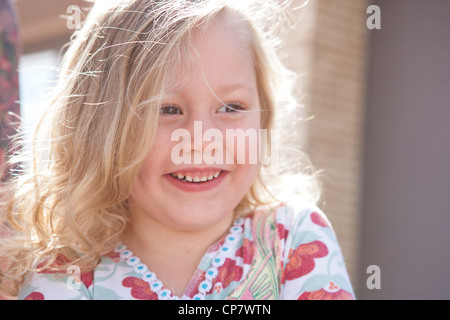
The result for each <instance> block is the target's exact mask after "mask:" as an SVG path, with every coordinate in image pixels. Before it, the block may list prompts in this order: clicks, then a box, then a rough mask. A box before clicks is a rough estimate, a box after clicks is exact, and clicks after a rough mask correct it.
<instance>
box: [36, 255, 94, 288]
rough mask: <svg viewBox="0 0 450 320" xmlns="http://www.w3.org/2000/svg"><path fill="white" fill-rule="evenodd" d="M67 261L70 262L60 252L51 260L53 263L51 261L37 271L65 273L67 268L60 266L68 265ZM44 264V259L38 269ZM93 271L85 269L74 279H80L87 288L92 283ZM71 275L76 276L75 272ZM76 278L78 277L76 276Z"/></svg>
mask: <svg viewBox="0 0 450 320" xmlns="http://www.w3.org/2000/svg"><path fill="white" fill-rule="evenodd" d="M69 263H70V260H69V259H68V258H67V257H66V256H64V255H62V254H60V255H58V257H57V258H56V260H55V261H53V263H51V264H50V265H49V266H47V268H45V269H43V270H41V271H39V273H60V274H64V273H67V270H66V269H64V268H62V266H64V265H68V264H69ZM45 264H46V261H44V262H42V263H40V264H39V265H38V269H39V268H42V267H44V266H45ZM93 272H94V271H86V272H81V273H79V276H80V278H79V279H76V281H77V282H79V281H80V280H81V282H83V284H84V285H85V286H86V288H89V287H90V286H91V285H92V282H93ZM68 275H69V274H68ZM71 276H72V277H73V276H77V275H76V274H71ZM77 278H78V276H77Z"/></svg>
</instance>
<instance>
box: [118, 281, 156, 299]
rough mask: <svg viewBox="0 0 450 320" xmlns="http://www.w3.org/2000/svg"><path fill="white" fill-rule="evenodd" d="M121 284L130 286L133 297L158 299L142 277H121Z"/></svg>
mask: <svg viewBox="0 0 450 320" xmlns="http://www.w3.org/2000/svg"><path fill="white" fill-rule="evenodd" d="M122 285H123V286H124V287H127V288H131V295H132V296H133V298H136V299H141V300H158V295H157V294H156V293H154V292H153V291H152V290H150V285H149V284H148V282H145V281H144V280H142V279H139V278H136V277H127V278H125V279H123V281H122Z"/></svg>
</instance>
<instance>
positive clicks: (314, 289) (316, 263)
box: [274, 203, 354, 299]
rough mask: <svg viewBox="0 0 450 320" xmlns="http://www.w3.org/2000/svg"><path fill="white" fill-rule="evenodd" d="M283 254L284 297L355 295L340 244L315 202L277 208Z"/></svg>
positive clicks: (345, 297) (349, 296)
mask: <svg viewBox="0 0 450 320" xmlns="http://www.w3.org/2000/svg"><path fill="white" fill-rule="evenodd" d="M274 214H275V219H276V228H277V230H278V235H279V239H280V247H281V248H282V252H283V253H282V254H283V258H282V260H283V277H282V286H283V290H282V298H283V299H311V298H313V299H352V298H353V297H354V296H353V290H352V286H351V283H350V279H349V277H348V274H347V271H346V268H345V263H344V259H343V255H342V252H341V248H340V246H339V243H338V239H337V237H336V234H335V232H334V230H333V228H332V225H331V223H330V221H329V219H328V218H327V217H326V215H325V214H324V213H323V212H322V210H321V209H320V208H318V207H317V206H316V205H293V204H289V203H285V204H282V205H280V206H279V207H277V208H276V210H275V213H274Z"/></svg>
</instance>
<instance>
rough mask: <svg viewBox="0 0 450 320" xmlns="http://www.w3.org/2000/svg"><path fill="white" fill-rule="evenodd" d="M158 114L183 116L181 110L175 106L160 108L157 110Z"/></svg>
mask: <svg viewBox="0 0 450 320" xmlns="http://www.w3.org/2000/svg"><path fill="white" fill-rule="evenodd" d="M159 113H160V114H169V115H170V114H183V112H181V109H180V108H178V107H176V106H162V107H161V109H160V110H159Z"/></svg>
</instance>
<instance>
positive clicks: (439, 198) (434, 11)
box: [0, 0, 450, 299]
mask: <svg viewBox="0 0 450 320" xmlns="http://www.w3.org/2000/svg"><path fill="white" fill-rule="evenodd" d="M1 1H2V2H6V1H5V0H1ZM11 2H12V3H13V5H14V7H15V10H16V14H17V26H18V30H19V35H20V37H19V39H20V42H19V43H20V45H19V46H20V59H19V65H18V68H17V69H18V70H19V87H20V97H18V98H17V100H19V101H20V115H21V117H22V118H23V120H24V121H25V128H26V130H27V131H29V130H31V128H32V127H33V126H34V124H35V121H36V119H38V118H39V116H40V114H41V112H42V103H43V101H44V99H43V97H44V96H45V94H46V93H47V92H48V89H49V88H51V86H52V84H53V83H54V81H55V80H56V78H57V69H56V68H55V67H57V66H58V56H59V52H60V50H61V47H62V46H63V44H64V43H66V42H67V41H68V40H69V38H70V36H71V34H72V32H73V31H74V30H75V29H76V28H77V26H78V23H79V22H81V21H82V20H83V17H84V16H85V15H86V14H87V12H88V10H89V7H90V6H91V4H89V3H87V2H85V1H81V0H15V1H14V0H11ZM302 2H304V1H300V3H302ZM298 3H299V2H295V3H294V4H293V6H297V5H298ZM372 5H375V6H376V7H373V6H372ZM371 6H372V7H371ZM293 12H294V13H293V15H294V16H295V17H294V18H295V20H297V21H298V22H297V24H296V25H295V27H294V28H290V29H287V30H286V42H285V49H286V51H287V53H288V56H287V58H286V62H287V64H288V65H289V67H290V68H291V69H293V70H294V71H296V72H297V73H298V74H299V75H300V78H299V83H298V91H299V96H302V102H303V104H304V106H305V108H304V109H303V110H302V111H301V112H300V114H301V116H306V117H309V116H312V119H311V120H310V121H307V122H305V123H304V127H303V128H299V132H298V134H301V135H302V141H303V142H302V145H301V146H299V147H301V148H303V149H305V150H306V151H307V152H308V153H309V154H310V155H311V158H312V162H313V164H314V165H315V167H316V168H317V169H321V170H322V174H321V179H322V183H323V190H324V191H323V197H322V199H321V202H320V207H321V208H322V209H323V210H324V212H325V213H326V214H327V215H328V217H329V218H330V220H331V222H332V223H333V225H334V228H335V231H336V233H337V235H338V238H339V241H340V244H341V247H342V250H343V254H344V258H345V260H346V264H347V268H348V271H349V274H350V277H351V279H352V283H353V286H354V290H355V293H356V296H357V298H358V299H450V277H449V276H448V271H449V270H450V249H449V247H450V232H449V228H450V1H448V0H379V1H369V0H310V1H309V2H308V3H307V5H305V6H303V7H302V8H301V9H298V10H294V11H293ZM5 21H6V20H4V19H3V21H2V22H0V26H1V25H2V24H3V25H4V24H5ZM11 83H12V82H7V85H8V86H11ZM0 92H2V95H5V93H6V91H5V90H4V89H2V91H0ZM8 92H11V91H10V90H9V89H8ZM17 106H18V104H17V103H10V107H8V106H6V105H5V106H3V105H2V108H1V110H0V111H1V112H2V114H3V115H5V114H6V113H7V111H8V110H14V108H17ZM8 108H9V109H8ZM16 113H17V110H16ZM3 115H2V122H3V123H2V124H3V126H4V127H5V126H7V123H6V122H7V121H6V120H4V119H6V118H5V117H4V116H3ZM296 116H298V115H296ZM374 270H375V271H374Z"/></svg>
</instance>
